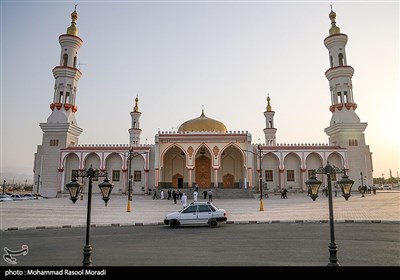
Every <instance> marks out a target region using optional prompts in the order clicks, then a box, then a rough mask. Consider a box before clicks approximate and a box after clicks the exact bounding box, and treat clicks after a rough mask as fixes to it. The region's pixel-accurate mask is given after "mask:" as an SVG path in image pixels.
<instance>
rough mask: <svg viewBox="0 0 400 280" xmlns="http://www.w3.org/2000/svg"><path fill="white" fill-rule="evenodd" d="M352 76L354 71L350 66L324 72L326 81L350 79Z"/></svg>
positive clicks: (337, 67)
mask: <svg viewBox="0 0 400 280" xmlns="http://www.w3.org/2000/svg"><path fill="white" fill-rule="evenodd" d="M353 74H354V69H353V67H351V66H336V67H333V68H330V69H328V70H327V71H326V72H325V76H326V78H327V79H328V81H331V80H333V79H335V78H342V77H348V78H352V77H353Z"/></svg>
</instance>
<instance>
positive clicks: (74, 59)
mask: <svg viewBox="0 0 400 280" xmlns="http://www.w3.org/2000/svg"><path fill="white" fill-rule="evenodd" d="M76 59H77V58H76V56H75V57H74V68H76Z"/></svg>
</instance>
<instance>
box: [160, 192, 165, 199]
mask: <svg viewBox="0 0 400 280" xmlns="http://www.w3.org/2000/svg"><path fill="white" fill-rule="evenodd" d="M160 198H161V199H164V190H161V193H160Z"/></svg>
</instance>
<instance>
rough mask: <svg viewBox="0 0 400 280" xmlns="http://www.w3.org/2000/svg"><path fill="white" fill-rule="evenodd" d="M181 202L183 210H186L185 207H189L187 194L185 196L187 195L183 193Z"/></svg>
mask: <svg viewBox="0 0 400 280" xmlns="http://www.w3.org/2000/svg"><path fill="white" fill-rule="evenodd" d="M181 202H182V206H183V208H185V207H186V205H187V196H186V194H185V193H183V194H182V197H181Z"/></svg>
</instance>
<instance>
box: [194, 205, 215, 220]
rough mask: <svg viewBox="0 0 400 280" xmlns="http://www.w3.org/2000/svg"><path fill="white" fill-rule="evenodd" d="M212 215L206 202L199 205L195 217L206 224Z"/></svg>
mask: <svg viewBox="0 0 400 280" xmlns="http://www.w3.org/2000/svg"><path fill="white" fill-rule="evenodd" d="M211 217H212V211H211V209H210V206H209V205H207V204H204V205H199V212H198V214H197V219H198V221H199V223H202V224H207V223H208V220H209V219H210V218H211Z"/></svg>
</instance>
